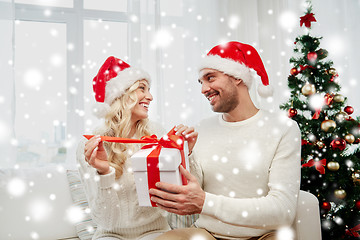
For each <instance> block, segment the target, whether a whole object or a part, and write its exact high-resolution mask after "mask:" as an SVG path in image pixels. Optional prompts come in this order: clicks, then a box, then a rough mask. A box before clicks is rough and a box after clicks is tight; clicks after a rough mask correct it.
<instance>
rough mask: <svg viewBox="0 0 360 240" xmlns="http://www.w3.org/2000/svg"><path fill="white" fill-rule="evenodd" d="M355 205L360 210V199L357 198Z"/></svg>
mask: <svg viewBox="0 0 360 240" xmlns="http://www.w3.org/2000/svg"><path fill="white" fill-rule="evenodd" d="M355 207H356V208H357V209H358V210H360V200H357V201H356V203H355Z"/></svg>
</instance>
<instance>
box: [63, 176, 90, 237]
mask: <svg viewBox="0 0 360 240" xmlns="http://www.w3.org/2000/svg"><path fill="white" fill-rule="evenodd" d="M66 175H67V178H68V181H69V189H70V192H71V197H72V199H73V202H74V205H73V206H74V209H73V210H74V211H75V216H74V217H75V219H74V223H75V227H76V232H77V235H78V237H79V238H80V239H81V240H90V239H92V236H93V235H94V233H95V230H96V224H95V223H94V221H93V220H92V218H91V214H90V208H89V204H88V200H87V198H86V193H85V190H84V185H83V184H82V182H81V180H80V175H79V171H78V170H67V171H66Z"/></svg>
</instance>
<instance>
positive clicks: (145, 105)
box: [140, 103, 149, 108]
mask: <svg viewBox="0 0 360 240" xmlns="http://www.w3.org/2000/svg"><path fill="white" fill-rule="evenodd" d="M140 105H141V106H143V107H145V108H148V107H149V104H146V103H140Z"/></svg>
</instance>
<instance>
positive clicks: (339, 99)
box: [334, 94, 345, 103]
mask: <svg viewBox="0 0 360 240" xmlns="http://www.w3.org/2000/svg"><path fill="white" fill-rule="evenodd" d="M344 101H345V98H344V96H343V95H341V94H336V95H335V96H334V102H337V103H342V102H344Z"/></svg>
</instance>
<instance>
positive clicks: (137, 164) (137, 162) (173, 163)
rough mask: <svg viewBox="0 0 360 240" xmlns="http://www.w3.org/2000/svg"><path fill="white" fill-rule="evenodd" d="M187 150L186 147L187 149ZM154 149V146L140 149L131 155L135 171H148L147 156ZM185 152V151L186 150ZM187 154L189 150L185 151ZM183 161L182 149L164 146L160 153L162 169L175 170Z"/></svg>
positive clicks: (160, 167)
mask: <svg viewBox="0 0 360 240" xmlns="http://www.w3.org/2000/svg"><path fill="white" fill-rule="evenodd" d="M185 150H186V149H185ZM151 151H153V149H152V148H148V149H140V150H139V151H138V152H136V153H134V154H133V155H132V156H131V158H130V159H131V165H132V170H133V171H134V172H141V171H147V166H146V164H147V163H146V157H147V156H148V155H149V154H150V153H151ZM184 152H185V151H184ZM185 154H187V152H185ZM186 156H187V155H186ZM180 163H181V153H180V150H178V149H175V148H162V149H161V152H160V155H159V170H160V171H175V170H177V169H178V167H179V165H180Z"/></svg>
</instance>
